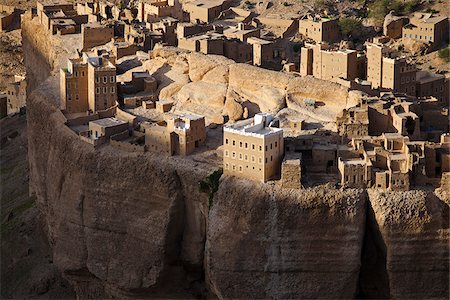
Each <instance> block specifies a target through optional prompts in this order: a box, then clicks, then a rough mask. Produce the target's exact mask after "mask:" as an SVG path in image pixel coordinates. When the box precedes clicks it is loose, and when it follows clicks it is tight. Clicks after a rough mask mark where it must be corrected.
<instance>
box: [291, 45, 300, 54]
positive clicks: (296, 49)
mask: <svg viewBox="0 0 450 300" xmlns="http://www.w3.org/2000/svg"><path fill="white" fill-rule="evenodd" d="M300 49H301V46H300V44H295V45H294V46H292V50H294V52H295V53H297V52H299V51H300Z"/></svg>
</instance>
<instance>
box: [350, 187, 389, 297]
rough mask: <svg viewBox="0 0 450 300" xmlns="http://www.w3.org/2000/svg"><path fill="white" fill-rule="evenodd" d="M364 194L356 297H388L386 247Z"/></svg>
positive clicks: (371, 208)
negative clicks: (359, 266)
mask: <svg viewBox="0 0 450 300" xmlns="http://www.w3.org/2000/svg"><path fill="white" fill-rule="evenodd" d="M365 195H366V202H367V204H366V205H367V209H366V225H365V232H364V240H363V246H362V251H361V269H360V273H359V282H358V290H357V293H356V298H358V299H388V298H390V288H389V274H388V271H387V262H386V257H387V247H386V244H385V242H384V240H383V236H382V234H381V232H380V227H379V225H378V223H377V220H376V217H375V213H374V210H373V207H372V205H371V203H370V201H369V199H368V195H367V193H365Z"/></svg>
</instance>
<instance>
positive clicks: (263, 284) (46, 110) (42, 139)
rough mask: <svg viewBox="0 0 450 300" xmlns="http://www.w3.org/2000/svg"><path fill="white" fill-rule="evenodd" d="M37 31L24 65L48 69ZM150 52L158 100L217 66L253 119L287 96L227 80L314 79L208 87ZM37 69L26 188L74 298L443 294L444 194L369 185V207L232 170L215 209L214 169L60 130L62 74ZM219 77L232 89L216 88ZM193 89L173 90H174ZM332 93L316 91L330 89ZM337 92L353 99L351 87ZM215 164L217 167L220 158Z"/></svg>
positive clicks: (334, 193)
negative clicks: (207, 184) (206, 185)
mask: <svg viewBox="0 0 450 300" xmlns="http://www.w3.org/2000/svg"><path fill="white" fill-rule="evenodd" d="M30 26H31V25H30ZM32 29H33V26H31V27H30V28H29V29H26V30H25V36H26V38H25V39H24V44H27V43H30V44H29V45H26V46H24V48H25V47H28V48H25V49H29V50H30V51H27V52H26V53H25V56H26V59H25V62H26V64H27V68H28V69H32V68H35V67H36V66H39V65H41V64H42V66H43V67H44V66H45V68H47V69H46V71H45V72H47V70H48V74H51V73H52V71H51V68H52V66H58V64H57V63H49V61H50V60H49V59H48V58H46V57H45V53H44V52H42V51H37V50H36V51H35V50H31V49H32V48H33V47H34V46H33V45H32V42H31V36H30V35H29V34H30V33H32V32H33V31H32ZM33 30H35V29H33ZM38 49H39V48H38ZM152 55H154V56H155V57H156V59H161V61H160V62H158V64H155V69H158V70H160V73H159V75H160V78H162V79H164V80H166V81H164V82H165V86H164V87H162V88H161V92H162V91H163V90H166V91H169V89H170V87H171V86H174V84H177V82H176V80H178V78H181V79H180V80H183V81H185V82H186V83H187V81H189V82H190V84H192V85H193V86H195V85H194V84H193V83H195V84H197V85H203V86H204V85H205V82H208V81H205V77H209V78H208V80H209V81H210V80H212V79H211V78H213V77H215V76H208V74H210V73H211V72H217V73H216V74H223V76H222V77H219V76H218V78H221V79H220V80H218V82H215V84H216V85H221V84H222V85H228V88H227V89H224V90H225V91H226V96H227V97H230V99H233V101H236V102H239V101H238V100H240V101H241V102H240V103H238V104H239V105H242V107H243V108H244V109H245V110H246V111H247V113H248V111H250V110H251V109H255V108H254V106H252V105H254V104H255V103H256V104H258V105H274V107H276V106H277V105H280V104H281V106H283V105H284V100H281V96H280V98H276V97H275V99H279V101H280V102H277V101H278V100H277V101H274V102H265V101H266V100H263V101H261V102H256V101H259V100H258V99H256V98H253V99H246V98H245V97H243V95H242V93H239V91H235V90H234V88H233V91H231V88H232V85H239V84H241V83H242V89H241V90H245V93H247V94H250V93H251V92H253V91H258V89H260V88H261V86H262V85H264V86H266V88H267V89H270V90H271V91H272V92H273V93H275V94H276V95H278V93H279V95H284V96H285V92H286V91H289V90H291V91H292V90H295V91H296V93H299V95H305V96H306V95H311V94H310V93H313V92H314V91H313V89H312V88H309V87H301V84H302V83H308V82H313V80H312V79H309V78H303V79H301V80H300V79H299V80H297V79H295V80H291V79H289V78H290V77H289V76H287V75H283V74H281V75H280V77H277V78H273V76H275V74H276V73H272V72H269V71H267V72H266V71H262V70H261V73H260V74H261V76H262V79H261V80H259V79H258V78H256V77H255V76H251V77H250V78H246V79H239V78H238V74H239V68H241V69H240V70H241V71H246V70H247V69H248V70H249V72H256V71H255V70H256V69H254V67H249V66H245V65H239V64H231V65H229V66H228V67H227V68H225V67H224V68H221V69H220V70H219V69H218V68H217V67H215V68H212V69H210V68H206V69H205V70H201V71H200V70H199V71H198V72H197V73H198V74H197V75H198V78H201V80H197V81H195V82H192V81H190V80H191V79H189V78H190V76H194V75H192V74H190V70H191V67H192V66H191V64H189V59H187V58H186V55H187V54H186V53H184V52H181V51H173V50H170V51H169V50H166V49H164V48H162V49H159V50H157V51H155V53H153V54H152ZM158 55H159V56H158ZM197 58H198V57H196V59H197ZM174 66H175V67H174ZM233 68H235V69H233ZM29 72H31V74H32V75H31V77H30V80H35V82H33V83H32V86H34V88H35V90H34V92H33V93H32V94H30V95H29V97H28V99H27V101H28V102H27V107H28V116H27V117H28V145H29V163H30V185H31V190H33V191H34V193H35V194H36V197H37V205H38V208H39V210H40V211H41V213H42V215H43V216H44V219H45V221H46V229H47V230H46V231H47V234H48V237H49V240H50V242H51V245H52V249H53V260H54V262H55V264H56V265H57V266H58V268H59V269H60V270H61V271H62V272H63V274H64V276H65V277H66V278H67V279H68V280H69V282H70V283H71V284H72V285H73V286H74V288H75V290H76V292H77V295H78V297H80V298H105V297H120V298H124V297H129V298H144V297H160V298H191V297H198V296H203V297H204V296H205V295H209V296H217V297H219V298H231V297H236V298H256V297H260V298H269V297H274V298H289V297H297V298H324V297H327V298H339V297H340V298H349V297H353V296H365V297H376V296H380V295H381V296H385V295H386V296H387V297H389V296H392V297H398V298H401V297H410V298H417V297H420V298H426V297H430V296H436V297H445V296H446V295H447V294H448V285H446V283H448V277H445V274H444V272H445V271H446V270H447V272H448V269H445V266H447V265H448V252H445V251H444V246H443V245H445V242H446V243H447V245H448V241H449V238H448V222H447V223H446V222H444V221H445V216H446V218H447V220H448V202H446V203H444V202H442V201H440V200H439V199H444V198H443V197H442V196H441V194H436V195H434V194H433V193H421V192H419V194H417V196H416V194H414V193H413V192H410V193H389V194H387V193H381V194H380V193H378V192H376V191H369V200H370V202H369V201H368V198H367V196H366V193H365V191H362V190H344V191H340V190H336V189H334V188H330V187H328V186H325V187H318V188H315V189H311V190H289V189H287V190H280V189H279V188H278V187H275V186H272V185H271V184H257V183H253V182H247V181H245V180H240V179H234V178H227V177H225V176H224V177H223V178H222V180H221V184H220V186H219V191H218V192H217V194H216V195H215V197H214V198H213V201H212V206H211V210H210V211H208V206H209V203H208V202H209V201H208V195H206V194H203V193H201V192H200V191H199V188H198V183H199V181H200V180H202V179H204V178H205V177H206V176H208V175H209V174H211V173H212V172H213V171H214V170H216V169H217V167H218V165H214V163H210V162H208V161H206V160H202V159H199V158H198V157H196V156H195V155H194V156H192V157H191V158H189V159H184V158H182V157H170V158H169V157H164V158H162V157H161V156H159V155H156V154H152V153H143V154H138V153H128V152H122V151H119V150H117V149H114V148H111V147H110V146H107V145H106V146H103V147H100V148H99V149H97V150H93V149H92V148H90V147H89V146H88V145H86V144H84V143H83V142H82V141H81V140H79V139H78V137H77V136H76V134H75V133H74V132H72V131H71V130H70V129H68V128H67V127H66V126H64V124H63V122H64V120H63V118H62V115H61V112H60V111H59V110H58V106H57V105H58V99H59V96H58V78H57V76H56V77H50V78H48V79H47V80H46V81H45V82H43V77H44V75H38V74H37V72H35V71H33V70H30V71H29ZM33 72H35V73H33ZM201 74H203V75H201ZM197 75H196V76H197ZM164 76H165V77H164ZM224 78H227V80H228V83H224V82H221V81H222V80H223V79H224ZM174 79H175V81H174ZM278 79H279V80H278ZM242 80H244V82H241V81H242ZM171 81H172V82H171ZM271 81H272V83H271ZM42 82H43V83H42ZM232 82H233V83H234V84H231V83H232ZM239 82H241V83H239ZM293 82H297V83H298V85H299V86H298V87H297V86H295V84H294V83H293ZM314 82H317V81H314ZM186 83H185V84H183V85H179V86H178V87H179V89H178V90H176V89H173V90H171V92H173V93H174V94H173V95H175V94H177V93H178V92H179V91H180V90H181V88H182V87H183V86H184V85H186ZM318 86H319V83H318V82H317V85H316V86H315V88H317V87H318ZM330 87H332V88H336V90H335V91H341V88H340V87H339V86H334V85H330ZM331 90H332V89H331V88H330V89H329V90H328V91H323V90H318V91H317V93H316V94H315V95H325V94H328V95H332V92H330V91H331ZM202 92H205V91H202ZM206 92H208V91H206ZM183 93H185V95H188V97H189V99H191V98H193V99H197V100H198V101H199V102H198V103H199V104H198V105H199V106H200V105H204V106H205V107H206V108H207V107H208V106H207V105H205V103H203V102H201V101H205V102H207V101H210V100H208V99H207V98H194V97H192V95H191V94H190V91H183ZM339 93H341V94H339V95H346V91H345V90H344V89H343V90H342V91H341V92H339ZM335 95H338V93H336V94H335ZM299 97H300V96H299ZM199 99H200V100H199ZM217 99H219V98H217ZM224 99H226V98H224ZM255 99H256V100H255ZM266 99H268V98H266ZM283 99H284V98H283ZM339 99H341V97H339ZM244 100H246V101H244ZM250 100H251V101H254V102H251V101H250ZM185 101H186V103H188V101H190V100H188V99H186V100H185ZM220 101H223V100H222V98H220ZM282 101H283V102H282ZM342 101H346V100H342ZM249 102H251V104H252V105H249ZM224 105H225V104H224ZM236 108H237V107H236ZM237 110H239V109H237ZM218 111H219V110H218ZM220 113H221V110H220ZM238 113H240V110H239V112H238ZM216 156H217V154H216ZM215 159H216V161H219V162H220V157H219V158H217V157H216V158H215ZM433 195H434V196H433ZM439 197H440V198H439ZM369 203H370V205H369ZM366 212H367V213H366ZM366 228H367V230H366ZM205 245H206V246H205ZM428 251H429V252H428ZM446 253H447V254H446ZM446 255H447V256H446ZM204 262H205V263H204ZM415 262H417V264H416V263H415ZM413 266H414V268H413ZM368 274H369V275H368ZM374 274H379V275H380V276H375V275H374ZM421 274H422V275H423V276H421ZM371 276H372V277H371ZM424 276H430V278H432V279H431V280H428V279H426V277H424ZM447 276H448V275H447ZM203 278H206V282H203ZM446 278H447V279H446ZM445 281H446V282H445ZM205 287H206V289H207V290H208V291H209V292H210V293H211V294H207V293H206V292H205ZM446 292H447V293H446Z"/></svg>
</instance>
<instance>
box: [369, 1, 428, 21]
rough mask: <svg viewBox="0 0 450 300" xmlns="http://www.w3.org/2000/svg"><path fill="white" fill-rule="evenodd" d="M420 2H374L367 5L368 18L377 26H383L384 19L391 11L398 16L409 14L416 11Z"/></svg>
mask: <svg viewBox="0 0 450 300" xmlns="http://www.w3.org/2000/svg"><path fill="white" fill-rule="evenodd" d="M419 4H420V0H405V1H402V0H374V1H373V2H372V3H370V4H369V6H368V10H369V14H368V16H369V18H372V19H374V20H375V23H376V24H377V25H379V26H381V25H382V24H383V21H384V17H385V16H386V15H387V14H388V13H389V12H390V11H391V10H393V11H395V12H396V13H399V14H410V13H412V12H413V11H415V10H416V9H417V7H418V6H419Z"/></svg>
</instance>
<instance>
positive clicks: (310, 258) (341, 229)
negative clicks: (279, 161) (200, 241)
mask: <svg viewBox="0 0 450 300" xmlns="http://www.w3.org/2000/svg"><path fill="white" fill-rule="evenodd" d="M243 195H246V196H245V197H243ZM365 209H366V201H365V195H364V193H363V191H361V190H360V191H357V190H346V191H339V190H335V189H333V188H332V189H330V190H329V191H327V189H326V188H324V187H320V188H316V189H310V190H305V191H301V192H299V190H289V189H285V190H280V189H278V188H276V187H271V186H269V185H264V184H255V183H253V182H247V181H243V180H235V179H232V178H226V179H224V180H223V181H222V183H221V185H220V189H219V192H218V194H217V196H216V198H215V199H214V204H213V208H212V210H211V211H210V214H209V226H208V231H207V244H206V262H207V264H206V274H207V280H208V281H209V284H210V286H211V288H212V289H213V291H214V292H215V294H216V295H217V296H218V297H219V298H246V299H248V298H275V299H286V298H296V299H302V298H306V299H312V298H347V299H348V298H353V297H354V295H355V292H356V286H357V282H358V274H359V268H360V255H361V245H362V241H363V236H364V225H365Z"/></svg>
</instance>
